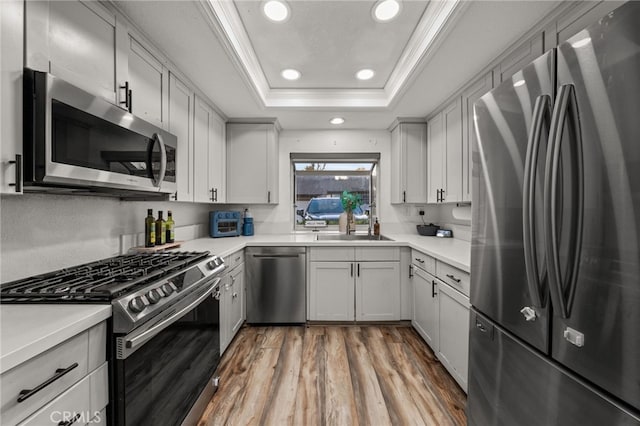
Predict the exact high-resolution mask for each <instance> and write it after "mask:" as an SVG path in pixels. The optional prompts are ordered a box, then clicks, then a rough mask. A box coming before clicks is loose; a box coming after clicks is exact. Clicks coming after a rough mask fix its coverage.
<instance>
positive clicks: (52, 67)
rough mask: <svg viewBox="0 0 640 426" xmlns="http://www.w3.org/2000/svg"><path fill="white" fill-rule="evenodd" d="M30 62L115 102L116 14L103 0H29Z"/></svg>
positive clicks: (27, 44)
mask: <svg viewBox="0 0 640 426" xmlns="http://www.w3.org/2000/svg"><path fill="white" fill-rule="evenodd" d="M26 65H27V66H28V67H31V68H34V69H37V70H40V71H46V72H51V73H52V74H54V75H56V76H58V77H60V78H63V79H64V80H67V81H69V82H71V83H73V84H75V85H77V86H79V87H81V88H83V89H85V90H87V91H88V92H91V93H94V94H96V95H99V96H102V97H104V98H105V99H107V100H109V101H110V102H113V103H114V104H115V103H116V102H117V84H116V17H115V14H113V13H111V12H109V11H108V10H107V9H105V8H104V7H103V6H102V5H100V3H98V2H86V3H83V2H80V1H51V2H31V1H27V2H26Z"/></svg>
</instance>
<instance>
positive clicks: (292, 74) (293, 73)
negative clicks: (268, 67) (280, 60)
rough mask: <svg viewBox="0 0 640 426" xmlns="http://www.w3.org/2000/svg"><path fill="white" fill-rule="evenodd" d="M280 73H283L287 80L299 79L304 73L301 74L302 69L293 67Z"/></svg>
mask: <svg viewBox="0 0 640 426" xmlns="http://www.w3.org/2000/svg"><path fill="white" fill-rule="evenodd" d="M280 74H281V75H282V77H283V78H285V79H287V80H297V79H299V78H300V76H301V75H302V74H300V71H298V70H294V69H293V68H288V69H286V70H282V72H281V73H280Z"/></svg>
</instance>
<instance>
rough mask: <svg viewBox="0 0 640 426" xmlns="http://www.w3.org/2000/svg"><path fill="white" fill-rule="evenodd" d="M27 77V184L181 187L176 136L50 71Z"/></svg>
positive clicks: (153, 189) (150, 188)
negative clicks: (177, 183) (177, 176)
mask: <svg viewBox="0 0 640 426" xmlns="http://www.w3.org/2000/svg"><path fill="white" fill-rule="evenodd" d="M24 80H25V81H24V86H25V97H24V99H25V103H24V109H25V135H24V150H25V156H26V158H27V160H26V161H25V164H24V180H25V185H26V186H34V185H35V186H64V187H73V188H77V187H91V188H111V189H124V190H132V191H143V192H159V193H163V194H166V193H174V192H175V191H176V189H177V186H176V148H177V138H176V137H175V136H174V135H172V134H170V133H168V132H166V131H164V130H163V129H160V128H158V127H156V126H154V125H152V124H150V123H148V122H146V121H144V120H142V119H140V118H138V117H136V116H135V115H133V114H131V113H129V112H127V111H125V110H123V109H122V108H118V107H117V106H115V105H113V104H111V103H109V102H107V101H106V100H104V99H102V98H100V97H97V96H94V95H92V94H90V93H88V92H85V91H84V90H82V89H80V88H78V87H75V86H73V85H71V84H69V83H67V82H65V81H64V80H61V79H59V78H56V77H54V76H52V75H51V74H48V73H43V72H39V71H34V70H30V69H25V73H24Z"/></svg>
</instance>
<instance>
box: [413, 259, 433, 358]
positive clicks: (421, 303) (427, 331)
mask: <svg viewBox="0 0 640 426" xmlns="http://www.w3.org/2000/svg"><path fill="white" fill-rule="evenodd" d="M412 278H413V320H412V321H411V323H412V324H413V326H414V328H415V329H416V330H417V331H418V333H419V334H420V335H421V336H422V338H423V339H424V340H425V341H426V342H427V343H428V344H429V346H431V347H432V348H437V347H438V318H439V317H438V293H437V288H436V287H437V284H436V281H435V280H436V277H434V276H433V275H431V274H429V273H427V272H425V271H423V270H422V269H419V268H415V267H414V268H413V272H412Z"/></svg>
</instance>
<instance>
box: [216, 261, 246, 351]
mask: <svg viewBox="0 0 640 426" xmlns="http://www.w3.org/2000/svg"><path fill="white" fill-rule="evenodd" d="M231 257H240V258H241V259H243V258H244V257H243V256H242V255H240V256H238V254H237V253H236V254H233V255H231V256H230V258H231ZM229 263H230V262H227V264H229ZM230 266H231V270H229V271H228V272H227V273H225V274H224V276H223V277H222V281H221V283H220V353H221V354H222V353H223V352H224V351H225V350H226V349H227V347H229V344H230V343H231V341H232V340H233V338H234V337H235V335H236V333H238V330H240V327H242V324H243V323H244V320H245V318H246V313H245V302H244V301H245V299H244V294H245V286H244V262H243V261H242V260H241V261H240V262H239V263H237V264H231V265H230Z"/></svg>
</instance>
